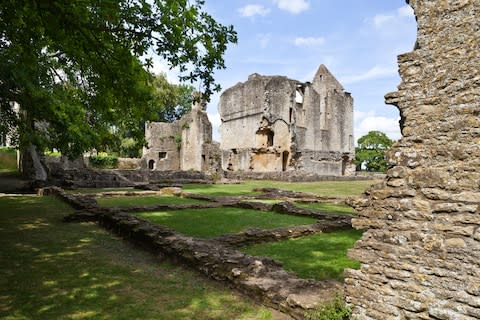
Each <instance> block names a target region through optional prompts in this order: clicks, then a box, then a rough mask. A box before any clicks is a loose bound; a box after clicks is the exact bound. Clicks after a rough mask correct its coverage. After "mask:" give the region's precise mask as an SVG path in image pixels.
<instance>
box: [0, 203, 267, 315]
mask: <svg viewBox="0 0 480 320" xmlns="http://www.w3.org/2000/svg"><path fill="white" fill-rule="evenodd" d="M69 213H73V209H72V208H70V207H69V206H67V205H65V204H64V203H62V202H61V201H59V200H57V199H55V198H53V197H52V198H50V197H14V198H8V197H0V225H1V226H2V227H1V228H0V246H1V248H2V250H0V261H1V262H2V263H1V264H0V274H1V277H0V284H1V285H0V297H2V304H1V307H0V319H5V320H7V319H8V320H17V319H18V320H19V319H35V320H52V319H119V320H122V319H124V320H125V319H162V320H178V319H182V320H187V319H212V320H221V319H252V320H253V319H256V320H260V319H263V320H266V319H271V317H272V315H271V312H270V311H269V310H268V309H267V308H263V307H259V306H257V305H256V304H254V303H252V302H251V301H249V300H245V299H242V298H241V297H240V296H239V295H237V294H234V293H232V291H231V290H229V289H226V288H224V287H223V286H222V285H221V284H218V283H216V282H213V281H210V280H209V279H207V278H206V277H203V276H200V275H199V274H198V273H197V272H194V271H191V270H190V269H185V268H183V267H182V266H180V265H178V264H172V263H170V262H168V261H166V260H161V259H158V258H156V257H154V256H153V255H152V254H150V253H149V252H145V251H143V250H141V249H139V248H138V247H134V246H131V245H128V244H127V243H125V242H124V241H122V240H121V239H119V238H118V237H116V236H113V235H111V234H110V233H109V232H108V231H106V230H103V229H102V228H99V227H98V226H97V225H95V224H88V223H87V224H85V223H64V222H62V218H63V217H64V216H65V215H67V214H69Z"/></svg>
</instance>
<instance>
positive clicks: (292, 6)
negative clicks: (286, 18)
mask: <svg viewBox="0 0 480 320" xmlns="http://www.w3.org/2000/svg"><path fill="white" fill-rule="evenodd" d="M274 2H275V4H276V5H277V6H278V8H280V9H281V10H285V11H288V12H290V13H293V14H298V13H300V12H302V11H305V10H307V9H308V8H309V7H310V3H309V2H308V1H306V0H274Z"/></svg>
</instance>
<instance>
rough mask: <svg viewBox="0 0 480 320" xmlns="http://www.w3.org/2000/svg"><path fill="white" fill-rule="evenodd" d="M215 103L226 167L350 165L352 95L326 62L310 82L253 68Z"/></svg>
mask: <svg viewBox="0 0 480 320" xmlns="http://www.w3.org/2000/svg"><path fill="white" fill-rule="evenodd" d="M218 109H219V113H220V117H221V119H222V125H221V138H222V139H221V145H220V148H221V149H222V167H223V169H224V170H228V171H244V172H282V171H293V170H296V171H303V172H313V173H316V174H319V175H332V176H342V175H350V174H352V173H353V171H354V166H352V164H351V162H352V159H353V154H354V146H353V99H352V97H351V96H350V94H349V93H347V92H345V91H344V89H343V87H342V85H341V84H340V83H339V82H338V81H337V80H336V79H335V77H334V76H333V75H332V74H331V73H330V71H328V69H327V68H326V67H325V66H324V65H321V66H320V67H319V68H318V71H317V73H316V75H315V77H314V79H313V82H312V83H309V82H307V83H301V82H299V81H297V80H292V79H289V78H287V77H284V76H262V75H259V74H253V75H251V76H250V77H249V78H248V81H246V82H244V83H238V84H237V85H235V86H233V87H231V88H229V89H227V90H225V91H224V92H223V93H222V96H221V97H220V103H219V107H218ZM352 170H353V171H352Z"/></svg>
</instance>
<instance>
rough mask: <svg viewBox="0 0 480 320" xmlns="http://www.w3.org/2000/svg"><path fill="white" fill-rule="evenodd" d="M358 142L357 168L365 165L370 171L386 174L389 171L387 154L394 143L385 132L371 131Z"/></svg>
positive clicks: (356, 151) (356, 152) (356, 153)
mask: <svg viewBox="0 0 480 320" xmlns="http://www.w3.org/2000/svg"><path fill="white" fill-rule="evenodd" d="M357 142H358V147H357V148H356V149H355V164H356V165H357V167H360V166H361V165H362V164H364V165H365V166H366V169H367V170H368V171H377V172H385V171H386V170H387V161H386V159H385V152H386V151H387V150H388V149H390V147H391V146H392V145H393V143H394V141H393V140H391V139H390V138H389V137H388V136H387V135H386V134H385V133H383V132H380V131H370V132H369V133H367V134H366V135H364V136H363V137H361V138H360V139H358V141H357Z"/></svg>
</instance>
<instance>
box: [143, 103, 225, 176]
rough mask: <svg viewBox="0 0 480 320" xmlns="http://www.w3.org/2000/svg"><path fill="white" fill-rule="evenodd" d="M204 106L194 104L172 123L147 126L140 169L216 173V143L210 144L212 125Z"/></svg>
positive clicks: (218, 157) (218, 165) (217, 151)
mask: <svg viewBox="0 0 480 320" xmlns="http://www.w3.org/2000/svg"><path fill="white" fill-rule="evenodd" d="M205 107H206V106H205V105H203V104H200V103H194V104H193V105H192V110H191V111H190V112H188V113H187V114H185V115H184V116H183V117H182V118H181V119H178V120H176V121H174V122H172V123H166V122H150V123H147V124H146V126H145V140H146V141H147V147H146V148H144V150H143V155H142V167H143V168H144V169H149V170H160V171H168V170H182V171H187V170H195V171H204V172H208V173H212V172H217V171H218V168H219V167H220V161H221V153H220V148H219V145H218V143H215V142H213V141H212V124H211V123H210V121H209V120H208V116H207V113H206V112H205Z"/></svg>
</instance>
